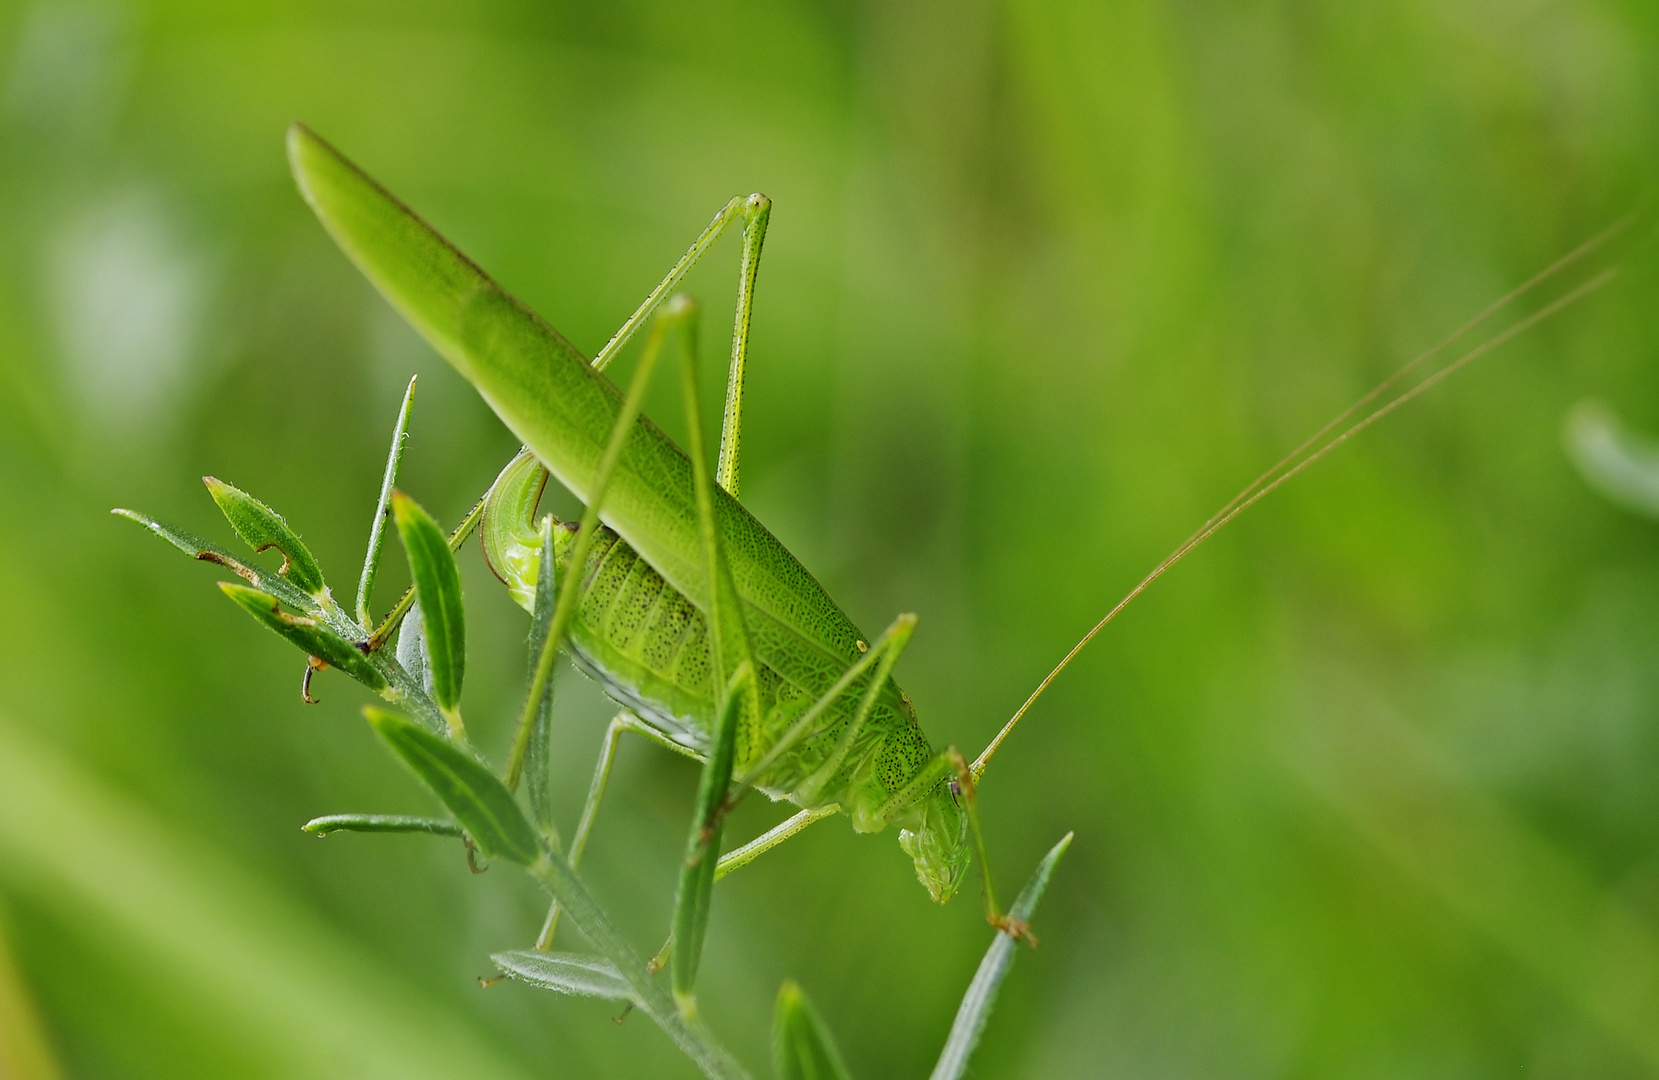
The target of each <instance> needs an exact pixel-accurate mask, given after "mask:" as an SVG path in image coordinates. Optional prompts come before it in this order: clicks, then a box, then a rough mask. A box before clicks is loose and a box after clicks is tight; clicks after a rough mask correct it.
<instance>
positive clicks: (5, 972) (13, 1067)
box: [0, 934, 63, 1080]
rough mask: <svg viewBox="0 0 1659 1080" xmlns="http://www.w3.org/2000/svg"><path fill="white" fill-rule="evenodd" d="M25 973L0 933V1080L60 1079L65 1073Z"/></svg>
mask: <svg viewBox="0 0 1659 1080" xmlns="http://www.w3.org/2000/svg"><path fill="white" fill-rule="evenodd" d="M32 997H33V995H32V994H30V993H29V986H28V984H27V983H26V982H25V981H24V980H23V973H22V972H21V971H19V970H18V969H17V965H16V964H14V963H13V962H12V957H11V950H10V949H8V948H7V947H6V938H5V935H4V934H0V1080H60V1078H61V1077H62V1076H63V1070H62V1069H60V1068H59V1067H58V1062H57V1058H56V1056H55V1055H54V1054H53V1053H52V1048H51V1045H50V1044H49V1043H48V1041H47V1038H46V1032H45V1029H44V1028H43V1027H42V1025H41V1023H40V1014H39V1012H38V1011H37V1010H36V1009H35V1005H34V1001H33V1000H32Z"/></svg>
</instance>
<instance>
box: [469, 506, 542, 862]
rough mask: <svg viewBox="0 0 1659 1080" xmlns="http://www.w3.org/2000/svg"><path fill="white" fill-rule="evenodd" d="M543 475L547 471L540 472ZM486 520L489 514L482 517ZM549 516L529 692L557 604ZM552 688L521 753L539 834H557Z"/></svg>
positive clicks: (532, 638)
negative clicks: (523, 752) (554, 791)
mask: <svg viewBox="0 0 1659 1080" xmlns="http://www.w3.org/2000/svg"><path fill="white" fill-rule="evenodd" d="M542 475H543V476H544V477H545V476H546V473H543V474H542ZM485 520H486V521H488V520H489V519H488V517H486V518H485ZM557 527H558V526H556V525H555V524H554V523H553V517H552V515H548V516H547V517H546V518H544V519H543V520H542V535H541V556H540V558H539V560H538V564H539V565H538V566H537V576H536V606H535V612H534V614H533V616H532V618H531V620H530V672H529V681H530V689H529V691H527V692H529V693H534V692H535V682H536V673H535V668H536V663H537V661H538V660H539V659H540V658H541V651H542V647H543V646H544V645H546V644H547V635H548V632H549V631H550V630H551V629H552V628H553V609H554V608H555V607H556V606H557V605H558V593H559V589H558V585H557V584H556V583H555V581H554V577H555V576H556V575H555V574H554V558H553V530H554V529H555V528H557ZM553 687H554V681H553V680H552V679H546V680H544V681H543V682H542V687H541V700H540V701H538V702H535V703H534V704H535V709H536V716H535V719H534V721H532V726H531V728H530V746H529V749H528V750H527V751H526V752H525V755H524V771H525V787H526V788H527V789H528V790H527V792H526V794H528V795H529V796H530V813H531V814H532V815H534V817H535V819H536V824H537V825H538V826H539V827H540V828H541V831H542V834H543V835H544V836H548V837H556V836H557V835H558V832H557V830H556V829H555V827H554V824H553V774H552V765H553V697H554V693H553Z"/></svg>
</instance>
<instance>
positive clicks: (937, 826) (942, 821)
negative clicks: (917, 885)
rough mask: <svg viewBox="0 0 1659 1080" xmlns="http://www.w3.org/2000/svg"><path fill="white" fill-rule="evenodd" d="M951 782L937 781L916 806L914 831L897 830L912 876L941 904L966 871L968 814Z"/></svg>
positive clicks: (954, 785)
mask: <svg viewBox="0 0 1659 1080" xmlns="http://www.w3.org/2000/svg"><path fill="white" fill-rule="evenodd" d="M958 799H959V796H958V795H957V794H956V784H955V782H954V781H949V780H945V781H941V782H940V783H939V785H938V786H937V787H935V788H934V789H933V791H932V792H930V793H929V794H928V796H927V797H926V798H924V799H923V800H922V801H921V802H919V803H917V804H916V807H915V809H916V811H917V813H918V817H917V819H916V821H915V828H913V829H900V830H899V846H900V847H902V848H904V851H905V854H906V855H909V856H910V857H911V858H912V859H913V860H915V862H916V877H917V878H918V879H919V880H920V881H921V883H922V885H923V886H925V887H926V888H927V891H928V895H930V896H932V897H933V899H935V900H937V901H939V903H941V904H943V903H944V902H945V901H946V900H949V899H950V898H951V897H952V896H955V895H956V890H957V887H958V886H960V885H961V884H962V876H963V875H964V874H965V873H967V870H968V858H969V850H968V815H967V814H966V813H965V812H964V811H963V809H962V807H961V805H960V803H959V802H958Z"/></svg>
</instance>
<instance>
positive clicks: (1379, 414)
mask: <svg viewBox="0 0 1659 1080" xmlns="http://www.w3.org/2000/svg"><path fill="white" fill-rule="evenodd" d="M1638 216H1639V215H1638V214H1637V213H1636V212H1632V213H1630V214H1627V215H1625V217H1623V218H1621V219H1620V220H1618V221H1617V222H1615V223H1614V224H1612V225H1610V226H1608V227H1607V228H1606V229H1604V230H1602V231H1601V232H1600V233H1598V234H1597V235H1595V236H1593V237H1591V238H1590V239H1589V240H1586V241H1585V242H1584V243H1582V244H1580V245H1579V246H1578V247H1577V248H1575V249H1573V250H1572V251H1570V252H1568V253H1567V254H1566V255H1563V256H1562V257H1561V258H1560V259H1558V260H1556V262H1555V263H1553V264H1552V265H1551V266H1549V267H1548V268H1546V269H1545V270H1543V271H1541V272H1539V273H1538V274H1536V275H1535V276H1533V277H1532V278H1531V279H1530V280H1528V281H1526V282H1525V283H1523V284H1521V285H1520V286H1518V287H1516V288H1515V289H1514V290H1512V291H1511V292H1510V293H1508V294H1507V295H1506V296H1504V297H1502V298H1501V299H1499V300H1497V301H1495V302H1494V303H1492V304H1491V305H1490V306H1489V307H1487V308H1486V310H1484V311H1482V312H1481V313H1480V314H1479V315H1476V316H1475V317H1474V318H1473V319H1471V320H1469V321H1468V322H1467V323H1465V324H1463V325H1462V326H1460V327H1458V328H1457V329H1456V330H1455V331H1453V332H1452V333H1451V334H1450V335H1449V336H1448V337H1446V338H1445V339H1444V340H1442V341H1441V342H1440V343H1438V344H1437V345H1435V346H1434V347H1433V348H1431V349H1429V350H1428V351H1426V352H1424V353H1422V354H1421V355H1419V356H1418V357H1416V358H1415V359H1413V360H1412V361H1411V362H1410V363H1408V364H1406V365H1405V366H1404V367H1402V368H1401V369H1400V370H1398V371H1396V372H1395V373H1394V374H1392V375H1390V376H1389V377H1388V378H1387V379H1384V380H1383V381H1382V382H1381V383H1379V384H1378V385H1377V386H1376V387H1375V388H1374V389H1372V390H1371V392H1370V393H1368V394H1366V395H1365V396H1364V397H1362V398H1360V399H1359V400H1358V401H1356V402H1354V404H1352V405H1350V406H1348V408H1346V409H1344V410H1343V411H1342V412H1341V413H1339V414H1337V416H1336V417H1334V418H1333V419H1332V420H1331V421H1330V422H1329V423H1327V424H1326V425H1325V426H1324V427H1322V428H1320V429H1319V430H1318V431H1316V432H1314V433H1313V434H1312V435H1311V436H1309V437H1308V438H1307V439H1305V440H1303V442H1302V443H1301V444H1300V445H1299V446H1297V447H1296V448H1295V449H1294V450H1292V451H1291V452H1290V453H1288V454H1286V455H1285V456H1284V457H1282V458H1280V459H1279V460H1278V462H1276V463H1275V464H1274V465H1273V467H1272V468H1270V469H1268V470H1267V471H1266V472H1264V473H1262V474H1261V475H1260V476H1258V477H1256V479H1255V480H1253V481H1251V482H1250V484H1248V485H1247V486H1246V487H1245V488H1244V489H1243V490H1242V491H1240V492H1239V493H1238V494H1237V495H1235V496H1233V498H1232V499H1230V500H1228V502H1227V504H1226V505H1225V506H1223V507H1222V508H1221V509H1220V510H1217V511H1216V512H1215V513H1214V514H1212V515H1211V516H1210V518H1209V519H1208V520H1207V521H1205V522H1204V523H1203V524H1202V525H1200V526H1199V527H1198V529H1197V530H1196V531H1195V532H1193V534H1192V535H1191V536H1188V537H1187V538H1186V539H1185V540H1183V541H1182V542H1181V543H1180V544H1179V545H1178V546H1177V547H1176V548H1175V550H1174V551H1172V552H1170V553H1169V555H1167V556H1166V557H1165V558H1164V559H1163V561H1162V562H1160V563H1158V565H1157V566H1155V567H1153V568H1152V572H1151V573H1149V574H1147V575H1146V576H1145V577H1144V578H1142V579H1141V580H1140V582H1139V583H1138V584H1136V585H1135V587H1134V588H1133V589H1130V590H1129V592H1128V593H1127V594H1126V595H1125V596H1124V597H1123V599H1122V600H1119V601H1118V602H1117V603H1116V604H1115V605H1113V607H1112V609H1111V610H1110V611H1108V612H1107V613H1106V614H1105V616H1104V617H1103V618H1102V619H1101V620H1100V621H1099V622H1097V623H1095V625H1094V627H1093V628H1092V629H1091V630H1090V631H1089V632H1088V633H1087V634H1084V635H1083V637H1082V639H1081V640H1080V641H1078V643H1077V644H1076V645H1073V646H1072V648H1071V651H1070V652H1068V653H1066V655H1065V656H1064V657H1063V658H1062V659H1061V660H1060V662H1059V663H1058V664H1056V665H1055V666H1054V670H1053V671H1050V672H1049V673H1048V675H1047V676H1046V677H1045V678H1044V679H1043V681H1042V682H1040V683H1038V684H1037V688H1036V689H1035V690H1033V691H1032V692H1031V696H1030V697H1028V698H1026V699H1025V703H1024V704H1022V705H1021V706H1020V707H1019V709H1018V710H1016V711H1015V713H1014V715H1013V716H1012V717H1010V718H1009V720H1008V722H1007V723H1006V724H1004V725H1003V726H1002V730H1000V731H998V732H997V734H996V737H995V738H994V739H992V740H991V741H990V743H989V744H987V745H986V747H985V749H984V750H983V751H982V752H981V753H980V755H979V757H977V758H975V759H974V763H973V776H974V779H976V780H977V779H978V778H979V777H980V776H982V775H983V774H984V772H985V769H986V767H987V766H988V765H989V764H990V761H991V756H992V755H993V754H995V753H996V752H997V749H998V747H1000V746H1001V745H1002V741H1003V740H1004V739H1006V738H1007V737H1008V735H1009V733H1010V732H1012V731H1013V730H1014V728H1015V726H1016V725H1018V724H1019V722H1020V720H1021V719H1023V718H1024V717H1025V714H1026V713H1027V712H1028V711H1029V710H1030V709H1031V706H1032V705H1033V704H1035V703H1036V701H1037V699H1038V698H1040V697H1042V695H1043V692H1044V691H1045V690H1047V689H1048V687H1049V684H1050V683H1052V682H1053V681H1054V680H1055V679H1056V678H1058V677H1059V675H1060V673H1061V672H1062V671H1064V670H1065V669H1066V668H1067V667H1068V666H1069V665H1070V664H1071V662H1072V660H1074V659H1076V657H1077V654H1078V653H1080V652H1082V651H1083V649H1084V648H1085V647H1086V646H1087V645H1088V644H1089V642H1091V641H1093V640H1094V639H1095V636H1096V635H1097V634H1099V633H1100V632H1101V631H1102V630H1104V629H1105V628H1106V624H1107V623H1109V622H1111V621H1112V620H1113V619H1115V618H1117V616H1118V613H1119V612H1121V611H1122V610H1123V609H1124V608H1126V607H1128V606H1129V604H1130V603H1131V602H1132V601H1133V600H1134V599H1135V598H1136V597H1138V596H1139V595H1140V594H1141V593H1143V592H1145V591H1146V589H1147V587H1148V586H1149V585H1151V584H1152V583H1153V582H1154V581H1157V580H1158V579H1159V578H1160V577H1163V576H1164V574H1165V573H1166V572H1167V571H1168V570H1169V569H1170V568H1171V567H1173V566H1174V565H1175V564H1176V563H1178V562H1180V561H1181V560H1182V559H1183V558H1185V557H1186V556H1187V555H1188V554H1189V553H1190V552H1191V551H1192V550H1193V548H1196V547H1197V546H1198V545H1199V544H1202V543H1203V542H1204V541H1205V540H1208V539H1209V538H1210V537H1211V536H1213V535H1215V533H1216V532H1218V531H1219V530H1220V529H1221V528H1223V527H1224V526H1225V525H1227V524H1228V522H1230V521H1232V520H1233V519H1234V518H1236V517H1238V515H1240V514H1242V513H1243V512H1244V511H1246V510H1248V509H1249V508H1250V507H1251V506H1254V505H1255V504H1256V503H1257V502H1258V501H1260V500H1261V499H1262V498H1264V497H1265V496H1266V495H1267V494H1268V493H1269V492H1271V491H1273V490H1274V489H1275V488H1277V487H1278V486H1279V485H1280V484H1283V483H1284V482H1285V481H1287V480H1289V479H1290V478H1291V477H1293V476H1295V475H1297V474H1298V473H1300V472H1301V471H1302V470H1304V469H1306V468H1307V467H1308V466H1310V465H1312V464H1313V463H1314V462H1316V461H1318V460H1319V459H1320V458H1322V457H1324V456H1325V455H1326V454H1328V453H1330V452H1331V451H1332V450H1334V449H1336V448H1337V447H1338V446H1340V445H1342V444H1343V443H1345V442H1347V441H1348V440H1349V439H1350V438H1352V437H1353V436H1355V435H1357V434H1359V433H1360V432H1361V431H1364V430H1365V429H1366V428H1368V427H1370V426H1371V425H1372V424H1374V423H1376V422H1377V421H1378V420H1381V419H1382V418H1383V417H1384V416H1387V415H1388V414H1389V413H1391V412H1393V411H1394V410H1395V409H1397V408H1399V407H1400V406H1401V405H1404V404H1405V403H1406V402H1408V401H1410V400H1411V399H1412V398H1414V397H1416V396H1417V395H1419V394H1421V393H1423V392H1424V391H1426V390H1428V389H1429V388H1430V387H1432V386H1435V385H1436V384H1438V383H1440V382H1441V381H1442V380H1444V379H1446V378H1447V377H1449V376H1450V375H1451V374H1452V373H1453V372H1455V371H1457V370H1458V369H1460V368H1462V367H1464V366H1466V365H1468V364H1469V363H1471V362H1473V361H1474V360H1476V359H1478V358H1480V357H1482V356H1484V355H1486V354H1487V353H1489V352H1491V351H1492V350H1494V349H1496V348H1498V347H1499V346H1500V345H1502V344H1504V343H1506V342H1508V341H1509V340H1510V339H1512V338H1514V337H1516V336H1517V335H1519V334H1521V333H1524V332H1525V331H1527V330H1529V329H1531V328H1532V327H1534V326H1536V325H1538V324H1539V323H1540V322H1543V321H1544V320H1545V319H1548V318H1549V317H1550V316H1552V315H1555V314H1556V313H1557V312H1559V311H1561V310H1563V309H1564V308H1566V307H1568V306H1570V305H1572V304H1574V303H1576V302H1577V301H1579V300H1581V299H1583V298H1584V297H1586V296H1588V295H1590V294H1591V293H1593V292H1595V291H1596V290H1598V289H1600V288H1602V287H1603V286H1604V285H1606V284H1607V283H1608V282H1610V281H1612V280H1613V278H1614V277H1615V276H1617V274H1618V271H1617V269H1616V268H1614V269H1608V270H1604V271H1602V272H1601V273H1600V274H1597V275H1596V276H1595V277H1593V278H1591V279H1590V280H1589V281H1586V282H1584V283H1583V284H1581V285H1579V286H1578V287H1577V288H1575V289H1573V290H1572V291H1570V292H1568V293H1566V294H1565V295H1563V296H1561V297H1559V298H1557V299H1556V300H1554V301H1552V302H1551V303H1549V304H1547V305H1545V306H1544V307H1542V308H1540V309H1539V310H1538V311H1536V312H1534V313H1533V314H1531V315H1529V316H1527V317H1526V318H1524V319H1522V320H1521V321H1520V322H1517V323H1516V324H1515V325H1513V326H1511V327H1509V328H1508V329H1506V330H1504V331H1502V332H1501V333H1499V334H1497V335H1495V336H1494V337H1492V338H1489V339H1488V340H1487V341H1485V342H1483V343H1482V344H1480V345H1477V346H1476V347H1474V348H1473V349H1470V350H1469V351H1468V352H1466V353H1464V354H1463V355H1462V356H1460V357H1458V358H1457V359H1456V360H1454V361H1452V362H1451V363H1450V364H1448V365H1446V366H1445V367H1444V368H1441V369H1440V370H1439V371H1437V372H1435V373H1434V374H1433V375H1430V376H1429V377H1428V378H1426V379H1424V380H1423V381H1422V382H1420V383H1418V384H1416V385H1415V386H1413V387H1411V388H1410V389H1408V390H1406V391H1404V392H1402V393H1401V394H1399V395H1398V396H1396V397H1394V398H1390V399H1389V400H1388V401H1386V402H1384V403H1383V404H1382V405H1380V406H1378V407H1377V408H1376V409H1374V410H1372V411H1371V412H1370V413H1368V414H1366V415H1365V416H1364V417H1362V418H1361V419H1359V420H1357V421H1355V422H1354V423H1353V424H1351V425H1349V426H1348V427H1346V428H1344V429H1342V430H1341V431H1340V432H1338V434H1337V435H1336V436H1335V437H1334V438H1332V439H1331V440H1330V441H1329V442H1325V443H1324V444H1323V445H1319V444H1320V441H1321V440H1322V439H1324V438H1325V436H1327V435H1329V434H1330V433H1331V432H1332V431H1336V430H1337V429H1338V428H1339V427H1341V425H1342V424H1343V423H1344V422H1346V421H1347V420H1348V419H1349V418H1351V417H1352V416H1353V415H1354V414H1355V413H1357V412H1359V411H1360V410H1362V409H1364V408H1365V407H1366V406H1367V405H1370V404H1371V403H1372V402H1374V401H1376V400H1377V399H1378V398H1379V397H1381V396H1382V395H1383V394H1385V393H1386V392H1387V391H1388V390H1389V389H1390V388H1391V387H1393V386H1396V385H1398V384H1399V382H1400V381H1401V380H1402V379H1404V378H1406V377H1407V376H1408V375H1410V374H1411V373H1413V372H1415V371H1417V370H1418V369H1420V368H1421V367H1422V366H1423V365H1424V364H1426V363H1428V362H1429V361H1430V360H1432V359H1433V358H1434V357H1436V356H1439V355H1440V354H1441V353H1443V352H1445V351H1446V350H1447V349H1448V348H1450V347H1451V346H1452V345H1454V344H1456V343H1457V342H1458V341H1459V340H1461V339H1462V338H1464V337H1465V336H1467V335H1468V334H1469V333H1471V332H1472V331H1474V330H1475V329H1477V328H1478V327H1480V326H1481V325H1482V324H1484V323H1485V322H1487V321H1488V320H1489V319H1491V318H1492V316H1494V315H1496V314H1497V313H1498V312H1500V311H1502V310H1503V309H1504V308H1506V307H1508V306H1510V305H1511V304H1513V303H1514V302H1515V301H1516V300H1519V299H1520V298H1521V297H1523V296H1525V295H1526V294H1528V293H1530V292H1532V291H1533V290H1534V289H1536V288H1537V287H1538V286H1540V285H1542V284H1544V283H1545V282H1546V281H1548V280H1550V279H1551V278H1553V277H1555V276H1556V275H1558V274H1560V273H1561V272H1562V271H1563V270H1565V269H1567V268H1568V267H1569V266H1571V265H1573V264H1574V263H1576V262H1578V261H1579V260H1581V259H1583V258H1584V257H1585V256H1587V255H1589V254H1590V253H1591V252H1593V251H1595V250H1596V249H1597V248H1600V247H1602V246H1603V245H1605V244H1606V243H1607V242H1608V241H1609V240H1612V239H1613V238H1614V237H1616V236H1618V235H1619V234H1620V233H1622V232H1624V231H1625V230H1626V229H1627V228H1629V227H1630V225H1631V224H1632V223H1633V222H1634V221H1635V220H1636V219H1637V217H1638ZM1316 445H1319V448H1318V449H1317V450H1314V451H1313V452H1312V453H1311V454H1309V453H1308V451H1309V450H1310V449H1311V448H1312V447H1314V446H1316ZM1304 454H1307V455H1308V456H1306V457H1303V455H1304ZM1298 459H1301V460H1298Z"/></svg>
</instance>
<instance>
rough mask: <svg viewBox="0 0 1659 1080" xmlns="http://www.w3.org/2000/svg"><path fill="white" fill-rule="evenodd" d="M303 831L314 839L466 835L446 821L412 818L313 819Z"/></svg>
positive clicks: (353, 816)
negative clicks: (338, 834)
mask: <svg viewBox="0 0 1659 1080" xmlns="http://www.w3.org/2000/svg"><path fill="white" fill-rule="evenodd" d="M300 828H301V829H302V830H304V831H305V832H308V833H310V834H311V835H313V836H327V835H328V834H329V833H336V832H370V833H381V832H393V833H414V832H418V833H431V834H432V835H433V836H455V837H459V836H462V835H464V834H463V833H462V831H461V826H459V825H457V824H456V823H455V822H453V821H445V820H444V819H443V818H429V817H410V816H408V815H407V814H329V815H327V816H325V817H319V818H312V819H311V820H310V821H308V822H306V823H305V824H304V825H301V826H300Z"/></svg>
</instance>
